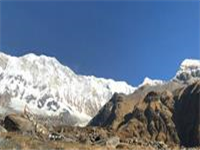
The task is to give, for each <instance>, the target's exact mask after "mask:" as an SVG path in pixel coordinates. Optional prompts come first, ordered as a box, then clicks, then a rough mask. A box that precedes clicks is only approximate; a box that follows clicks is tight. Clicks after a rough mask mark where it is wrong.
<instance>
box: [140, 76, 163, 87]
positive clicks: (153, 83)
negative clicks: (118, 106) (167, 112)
mask: <svg viewBox="0 0 200 150" xmlns="http://www.w3.org/2000/svg"><path fill="white" fill-rule="evenodd" d="M163 83H164V81H162V80H152V79H150V78H148V77H146V78H145V79H144V81H143V83H142V84H140V85H139V87H142V86H156V85H161V84H163Z"/></svg>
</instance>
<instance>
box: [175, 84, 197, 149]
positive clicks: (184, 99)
mask: <svg viewBox="0 0 200 150" xmlns="http://www.w3.org/2000/svg"><path fill="white" fill-rule="evenodd" d="M175 110H176V111H175V113H174V119H175V123H176V128H177V131H178V134H179V138H180V140H181V144H182V145H184V146H188V147H191V146H199V145H200V82H197V83H194V84H192V85H190V86H188V87H187V88H185V89H184V90H183V92H182V94H181V95H180V96H179V98H178V99H177V100H176V103H175Z"/></svg>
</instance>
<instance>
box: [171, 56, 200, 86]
mask: <svg viewBox="0 0 200 150" xmlns="http://www.w3.org/2000/svg"><path fill="white" fill-rule="evenodd" d="M199 78H200V60H196V59H185V60H184V61H183V62H182V63H181V65H180V69H179V70H178V71H177V73H176V76H175V77H174V79H173V80H177V81H180V82H182V83H190V82H193V81H196V80H199Z"/></svg>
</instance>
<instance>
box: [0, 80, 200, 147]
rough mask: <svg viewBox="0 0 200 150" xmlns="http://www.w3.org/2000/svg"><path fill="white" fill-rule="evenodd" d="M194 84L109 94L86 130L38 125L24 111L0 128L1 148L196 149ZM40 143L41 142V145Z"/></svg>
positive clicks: (199, 90)
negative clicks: (107, 100) (111, 95)
mask: <svg viewBox="0 0 200 150" xmlns="http://www.w3.org/2000/svg"><path fill="white" fill-rule="evenodd" d="M199 110H200V80H199V81H195V82H193V83H191V84H186V85H183V84H179V83H177V82H170V83H166V84H165V85H162V86H154V87H152V86H143V87H140V88H139V89H138V90H137V91H135V92H134V93H133V94H131V95H124V94H117V93H115V94H114V95H113V97H112V98H111V100H110V101H109V102H108V103H107V104H105V105H104V107H102V109H101V110H100V111H99V113H98V114H97V115H96V116H95V117H94V118H93V119H92V120H91V121H90V123H89V124H88V126H86V127H73V126H53V125H52V124H44V121H43V120H41V119H39V118H36V117H35V116H34V115H33V114H32V113H31V112H29V110H28V109H27V110H25V112H24V114H21V115H17V114H10V115H8V116H6V117H5V118H4V119H3V120H2V122H1V124H2V127H1V140H0V145H1V147H2V148H3V149H5V148H9V149H12V148H15V147H19V149H24V148H26V149H27V148H28V149H32V148H33V149H35V148H37V149H38V148H40V149H49V148H60V149H69V148H73V149H74V148H75V149H169V148H170V149H171V148H172V149H181V148H184V147H193V148H197V149H198V148H200V147H199V146H200V130H199V127H200V115H199ZM44 143H45V144H44Z"/></svg>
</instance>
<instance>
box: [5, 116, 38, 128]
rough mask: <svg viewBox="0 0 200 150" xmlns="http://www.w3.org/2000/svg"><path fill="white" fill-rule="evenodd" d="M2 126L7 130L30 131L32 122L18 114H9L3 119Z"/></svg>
mask: <svg viewBox="0 0 200 150" xmlns="http://www.w3.org/2000/svg"><path fill="white" fill-rule="evenodd" d="M4 126H5V128H6V130H8V131H21V132H32V131H34V126H33V124H32V122H30V121H29V120H28V119H26V118H24V117H23V116H21V115H18V114H10V115H8V116H6V117H5V119H4Z"/></svg>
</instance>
